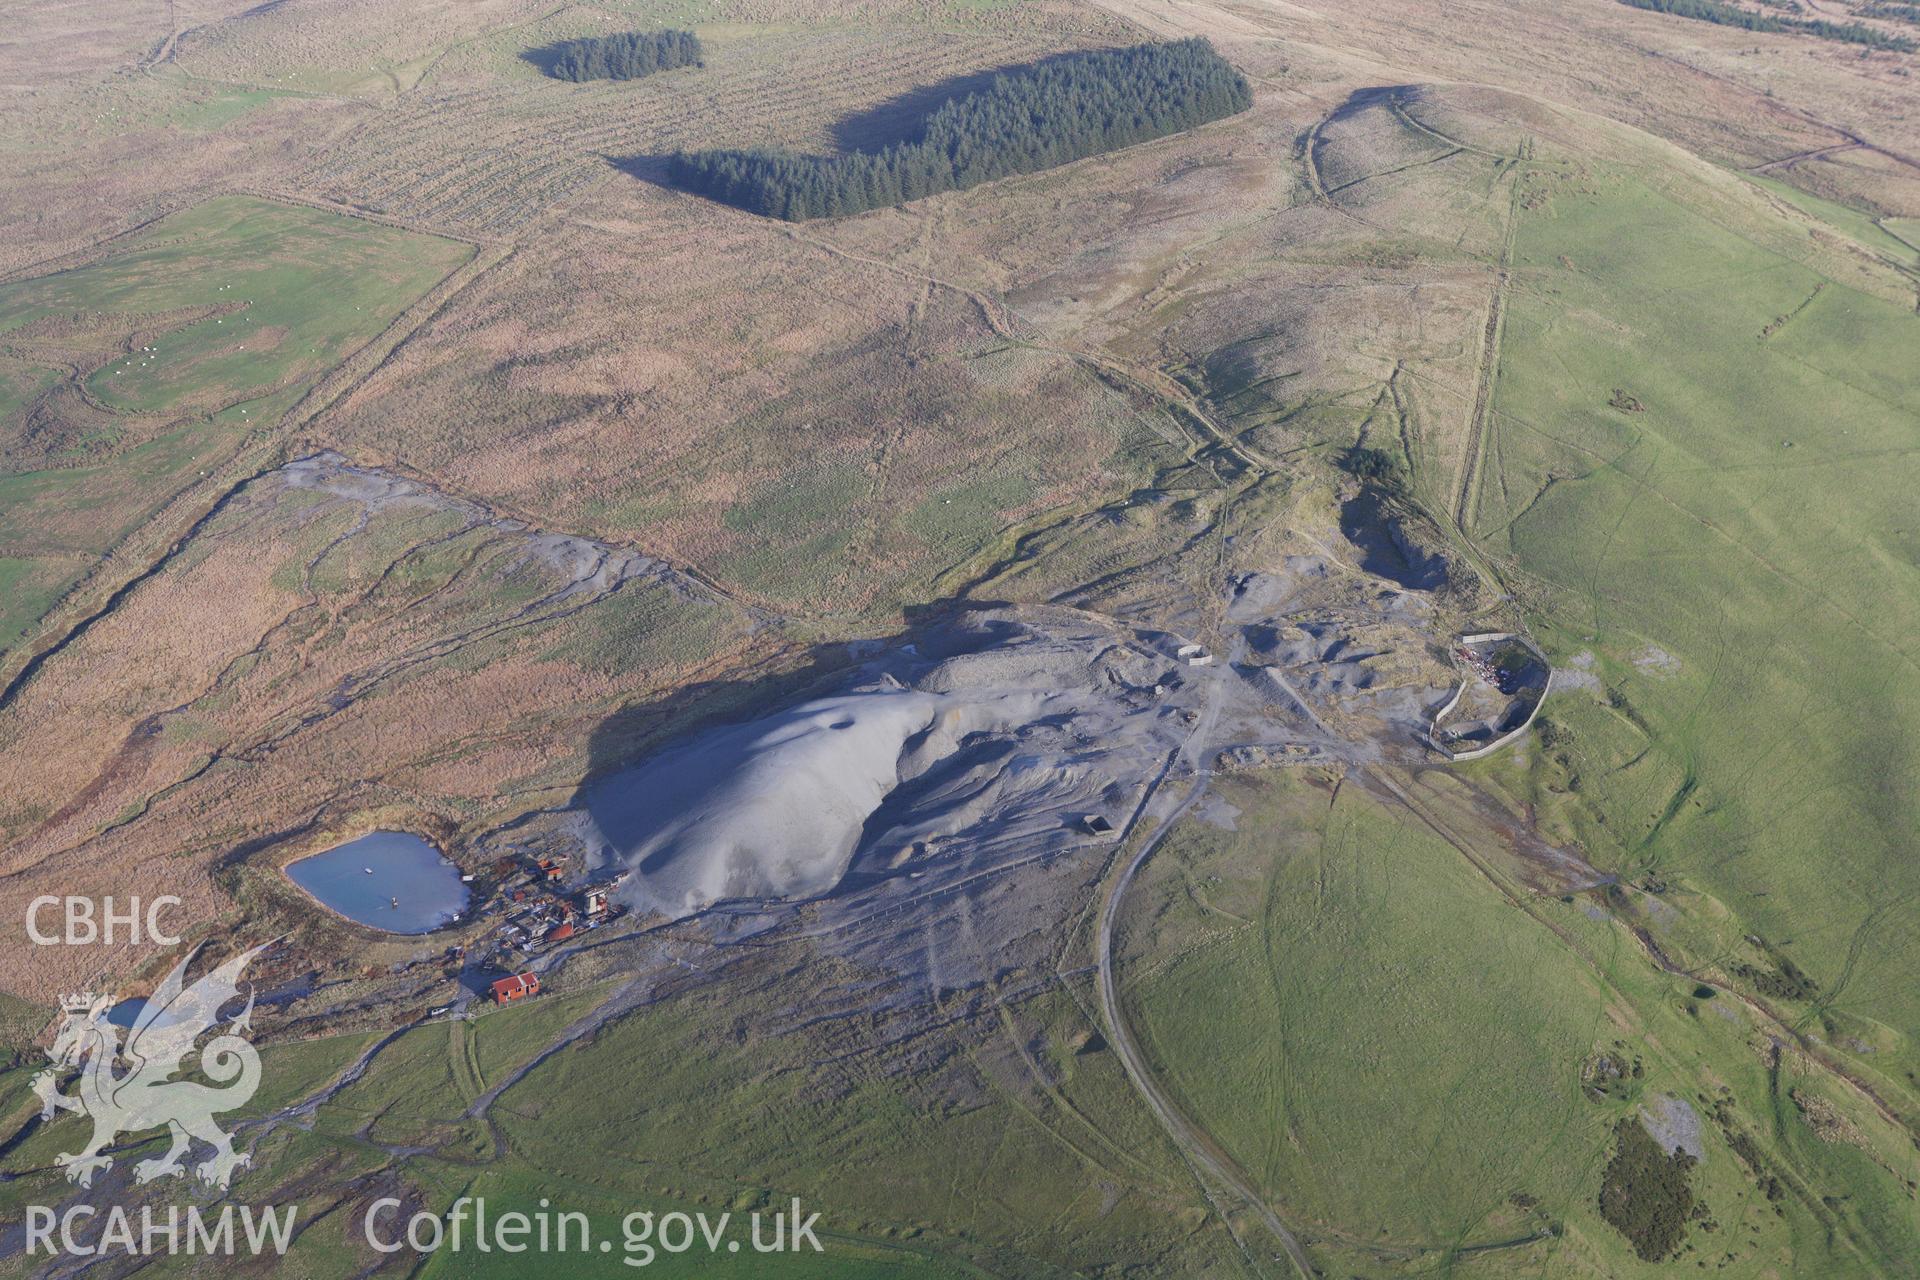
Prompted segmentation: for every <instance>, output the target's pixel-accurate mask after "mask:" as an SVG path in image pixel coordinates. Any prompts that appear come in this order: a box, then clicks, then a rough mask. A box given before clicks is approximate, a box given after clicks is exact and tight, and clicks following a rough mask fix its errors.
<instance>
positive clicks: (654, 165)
mask: <svg viewBox="0 0 1920 1280" xmlns="http://www.w3.org/2000/svg"><path fill="white" fill-rule="evenodd" d="M600 158H601V159H602V160H605V161H606V162H607V163H608V164H609V165H611V166H612V167H613V168H615V169H618V170H619V171H620V172H621V173H624V174H626V175H627V176H628V177H629V178H638V179H640V181H642V182H646V183H651V184H652V185H653V186H656V187H665V188H667V190H669V191H678V190H680V188H679V187H676V186H674V185H673V182H672V180H671V179H670V178H668V177H667V161H669V160H671V159H672V158H673V157H672V156H670V155H668V154H667V153H666V152H664V151H649V152H642V153H640V154H639V155H631V156H610V155H604V154H603V155H602V156H601V157H600Z"/></svg>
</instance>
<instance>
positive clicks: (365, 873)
mask: <svg viewBox="0 0 1920 1280" xmlns="http://www.w3.org/2000/svg"><path fill="white" fill-rule="evenodd" d="M287 876H288V878H290V879H291V880H292V881H293V882H294V883H295V884H297V885H299V886H300V887H301V888H302V889H305V890H306V891H307V892H308V893H310V894H312V895H313V896H314V898H316V899H317V900H318V901H319V902H320V905H322V906H324V907H327V908H329V909H331V910H333V911H337V912H339V913H340V914H341V915H343V916H345V917H346V918H347V919H349V920H352V921H354V922H355V923H356V924H364V925H367V926H369V927H371V928H374V929H380V930H383V931H384V932H387V933H428V932H431V931H432V930H434V929H438V928H439V927H440V926H441V925H443V924H447V923H449V922H451V921H453V920H457V919H459V918H460V914H461V912H463V911H465V910H466V909H467V886H466V885H465V884H463V883H461V880H460V868H458V867H456V866H454V865H453V863H451V862H449V861H447V860H446V858H444V857H442V856H441V854H440V851H439V850H438V849H436V848H434V847H433V846H432V845H430V844H428V843H427V842H426V841H425V840H422V839H421V838H420V837H419V836H416V835H409V834H408V833H406V832H404V831H375V832H373V833H371V834H370V835H364V836H361V837H360V838H359V839H358V840H349V841H347V843H345V844H343V845H336V846H335V847H334V848H331V849H329V850H327V851H326V852H325V853H316V854H314V855H313V856H312V857H309V858H301V859H300V860H299V861H298V862H292V863H289V864H288V865H287Z"/></svg>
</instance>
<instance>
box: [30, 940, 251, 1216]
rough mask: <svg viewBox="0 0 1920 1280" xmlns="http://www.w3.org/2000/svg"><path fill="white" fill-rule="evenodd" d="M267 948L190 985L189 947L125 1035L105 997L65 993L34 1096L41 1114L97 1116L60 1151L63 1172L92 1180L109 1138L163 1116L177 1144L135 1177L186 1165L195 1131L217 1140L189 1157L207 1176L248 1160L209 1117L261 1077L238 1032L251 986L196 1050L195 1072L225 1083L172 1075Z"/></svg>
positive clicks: (221, 1177) (155, 1124) (225, 1178)
mask: <svg viewBox="0 0 1920 1280" xmlns="http://www.w3.org/2000/svg"><path fill="white" fill-rule="evenodd" d="M264 949H265V948H264V947H255V948H254V949H253V950H251V951H246V952H242V953H241V954H239V955H237V956H234V957H233V958H232V959H230V960H228V961H227V962H226V963H225V964H223V965H221V966H220V967H219V968H218V969H215V970H214V971H213V972H212V973H209V974H207V975H206V976H205V977H203V978H201V979H200V980H199V981H198V982H195V983H194V984H193V985H192V986H186V985H185V978H186V972H187V965H188V963H189V962H191V961H192V959H193V957H194V955H195V954H197V953H198V949H197V948H196V950H195V951H194V952H190V953H189V954H188V955H187V956H186V958H185V959H183V960H181V961H180V963H179V964H177V965H175V966H174V967H173V971H172V972H170V973H169V974H167V977H166V980H165V981H163V982H162V983H161V984H160V986H159V988H158V989H157V990H156V991H155V992H154V993H153V995H152V996H150V997H148V999H147V1002H146V1004H145V1005H144V1006H143V1007H142V1008H141V1010H140V1013H139V1015H138V1016H137V1017H135V1018H134V1020H133V1025H132V1026H131V1027H129V1028H128V1029H127V1041H126V1044H124V1045H122V1044H121V1043H120V1028H119V1027H117V1026H115V1025H113V1023H112V1022H111V1021H109V1019H108V1017H107V1011H108V1009H109V1008H110V1007H111V1006H112V1004H113V1001H112V998H111V997H108V996H100V997H95V996H92V995H73V996H67V997H65V998H64V999H62V1000H61V1002H60V1007H61V1011H62V1012H63V1013H64V1014H65V1015H66V1017H65V1020H64V1021H63V1022H62V1023H61V1025H60V1030H59V1032H58V1034H57V1035H56V1036H55V1037H54V1042H53V1046H52V1047H51V1048H49V1049H48V1050H47V1056H48V1057H49V1058H50V1059H52V1061H53V1065H52V1066H50V1067H48V1068H47V1069H46V1070H44V1071H42V1072H41V1073H40V1074H39V1075H38V1076H36V1077H35V1078H34V1081H33V1090H34V1092H35V1093H36V1094H38V1095H39V1097H40V1102H41V1107H40V1118H41V1120H42V1121H43V1122H44V1121H49V1120H52V1119H53V1118H54V1116H55V1114H56V1113H58V1112H60V1111H76V1112H78V1113H80V1114H81V1115H83V1116H86V1117H88V1118H89V1119H91V1120H92V1121H93V1137H92V1138H91V1139H90V1140H89V1141H88V1142H87V1145H86V1146H85V1148H83V1149H82V1150H80V1151H79V1152H76V1153H72V1154H62V1155H60V1156H58V1157H57V1159H58V1160H59V1162H60V1164H61V1166H62V1167H63V1168H64V1169H65V1170H66V1174H67V1180H68V1181H70V1182H76V1183H78V1184H80V1185H81V1186H83V1187H86V1186H91V1185H93V1175H94V1174H95V1173H97V1172H99V1171H100V1170H101V1169H105V1168H108V1167H110V1166H111V1165H112V1164H113V1159H112V1157H110V1156H106V1155H103V1154H101V1153H102V1152H103V1151H104V1150H105V1149H106V1148H107V1146H108V1145H109V1144H111V1143H112V1142H113V1141H114V1139H115V1138H117V1137H118V1136H119V1135H121V1134H123V1133H124V1134H139V1133H144V1132H146V1131H147V1130H149V1129H157V1128H160V1127H161V1126H163V1125H164V1126H165V1127H166V1129H167V1130H168V1132H169V1134H170V1135H171V1136H172V1139H173V1145H172V1146H170V1147H168V1148H167V1151H166V1153H165V1154H164V1155H160V1156H156V1157H155V1158H153V1159H151V1160H142V1161H140V1162H139V1163H138V1164H136V1165H134V1177H135V1178H136V1179H137V1180H138V1181H140V1182H152V1181H153V1180H154V1179H156V1178H164V1177H167V1176H169V1175H172V1174H181V1173H184V1172H186V1169H185V1166H184V1165H183V1163H182V1160H181V1157H183V1156H185V1155H186V1154H187V1151H188V1149H189V1147H190V1146H191V1144H192V1142H193V1140H194V1139H196V1138H197V1139H199V1140H200V1141H201V1142H203V1143H205V1144H207V1145H208V1146H210V1147H212V1148H213V1155H212V1156H211V1157H210V1158H208V1159H207V1160H205V1161H203V1162H201V1163H200V1164H198V1165H195V1166H194V1171H195V1172H196V1173H197V1174H199V1176H200V1178H201V1179H202V1180H203V1181H205V1182H208V1183H211V1184H212V1185H214V1186H217V1187H221V1188H225V1187H226V1186H227V1184H228V1183H229V1182H231V1181H232V1180H233V1175H234V1172H235V1171H236V1170H238V1169H240V1168H241V1167H243V1166H244V1165H246V1164H247V1163H248V1158H247V1157H246V1156H244V1155H241V1154H238V1153H236V1152H235V1151H234V1149H233V1137H232V1135H231V1134H229V1133H227V1132H226V1131H225V1130H224V1129H222V1128H221V1127H220V1126H219V1125H217V1124H215V1123H214V1122H213V1117H214V1114H215V1113H216V1112H221V1111H231V1110H233V1109H234V1108H235V1107H238V1106H242V1105H244V1104H245V1103H246V1101H247V1100H248V1099H249V1098H251V1097H253V1094H254V1090H256V1089H258V1088H259V1087H260V1054H259V1052H258V1051H257V1050H255V1049H254V1047H253V1045H251V1044H250V1043H248V1041H247V1040H246V1038H245V1035H244V1033H246V1032H250V1031H251V1030H252V1029H253V1026H252V1019H253V992H252V990H251V988H250V989H249V991H248V993H247V1003H246V1007H245V1008H244V1009H242V1010H241V1011H240V1013H239V1014H238V1015H236V1016H235V1017H234V1018H233V1019H232V1020H231V1021H230V1022H229V1023H228V1024H227V1026H226V1029H225V1030H224V1031H222V1032H221V1033H220V1034H218V1035H216V1036H214V1038H213V1039H211V1040H209V1041H208V1042H207V1043H206V1044H205V1046H203V1047H202V1048H201V1049H200V1050H199V1060H200V1074H202V1075H204V1076H205V1077H207V1078H208V1079H210V1080H212V1081H214V1083H215V1084H216V1085H222V1086H224V1087H222V1088H215V1087H212V1086H209V1085H205V1084H201V1083H200V1082H198V1081H196V1080H176V1079H173V1078H172V1077H173V1076H174V1075H176V1074H177V1073H179V1072H180V1071H181V1070H182V1068H183V1066H184V1065H185V1061H186V1059H187V1057H188V1055H189V1054H191V1053H193V1052H194V1042H195V1041H196V1040H198V1039H199V1038H200V1036H201V1035H202V1034H203V1033H204V1032H206V1031H207V1030H209V1029H210V1028H212V1027H214V1025H215V1024H216V1023H217V1022H218V1021H219V1014H220V1010H221V1009H222V1007H224V1006H225V1005H227V1004H228V1003H229V1002H231V1001H233V1000H234V999H235V998H237V997H238V995H239V986H238V983H239V978H240V973H241V971H242V970H243V969H245V968H246V967H247V963H248V962H249V961H251V960H252V959H253V958H254V957H255V956H256V955H258V954H260V952H261V951H262V950H264ZM75 1067H78V1068H79V1070H80V1075H79V1078H78V1080H77V1081H76V1082H75V1090H74V1092H73V1093H62V1092H61V1091H60V1077H61V1076H62V1075H64V1074H65V1073H66V1072H67V1071H69V1070H72V1069H73V1068H75ZM229 1081H231V1082H232V1083H228V1082H229Z"/></svg>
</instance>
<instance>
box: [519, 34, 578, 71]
mask: <svg viewBox="0 0 1920 1280" xmlns="http://www.w3.org/2000/svg"><path fill="white" fill-rule="evenodd" d="M567 44H568V42H567V41H565V40H556V41H554V42H553V43H552V44H543V45H541V46H540V47H539V48H538V49H522V50H521V51H520V61H522V62H530V63H532V64H533V65H534V66H536V67H538V68H540V74H541V75H543V76H551V75H553V66H554V64H555V63H556V62H558V61H560V55H561V53H562V52H564V51H565V49H566V47H567ZM554 78H555V79H559V77H558V76H555V77H554Z"/></svg>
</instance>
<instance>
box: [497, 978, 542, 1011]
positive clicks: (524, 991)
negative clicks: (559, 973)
mask: <svg viewBox="0 0 1920 1280" xmlns="http://www.w3.org/2000/svg"><path fill="white" fill-rule="evenodd" d="M539 994H540V975H539V974H535V973H516V974H514V975H513V976H512V977H511V978H502V979H500V981H498V982H496V983H494V984H493V1002H494V1003H495V1004H512V1003H513V1002H514V1001H515V1000H520V999H523V998H525V997H527V996H537V995H539Z"/></svg>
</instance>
